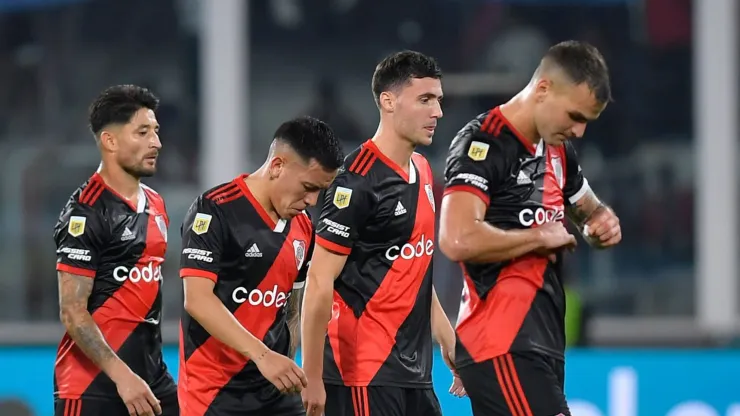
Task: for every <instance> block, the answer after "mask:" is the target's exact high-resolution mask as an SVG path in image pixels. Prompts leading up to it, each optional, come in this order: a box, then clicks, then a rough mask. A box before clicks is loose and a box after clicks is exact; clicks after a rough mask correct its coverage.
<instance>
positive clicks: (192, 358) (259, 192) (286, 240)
mask: <svg viewBox="0 0 740 416" xmlns="http://www.w3.org/2000/svg"><path fill="white" fill-rule="evenodd" d="M343 158H344V155H343V154H342V150H341V147H340V144H339V141H338V140H337V138H336V137H335V136H334V133H333V132H332V130H331V129H330V128H329V126H327V125H326V124H324V123H323V122H321V121H319V120H316V119H313V118H310V117H302V118H298V119H294V120H291V121H288V122H285V123H283V124H282V125H281V126H280V127H279V128H278V129H277V131H276V132H275V135H274V140H273V142H272V145H271V147H270V152H269V155H268V157H267V160H266V161H265V163H264V164H263V165H262V167H260V168H259V169H258V170H257V171H256V172H254V173H252V174H251V175H241V176H239V177H237V178H236V179H234V180H233V181H231V182H228V183H225V184H221V185H218V186H216V187H214V188H212V189H210V190H208V191H206V192H204V193H203V194H202V195H201V196H199V197H198V198H197V199H196V200H195V202H194V203H193V205H192V206H191V207H190V211H189V212H188V213H187V215H186V217H185V221H184V223H183V228H182V242H183V244H182V246H183V250H182V257H181V260H180V264H181V269H180V276H181V277H182V278H183V279H184V281H183V284H184V288H185V311H184V313H183V316H182V328H181V341H180V379H179V383H178V384H179V386H178V390H179V397H180V409H181V412H182V414H183V415H185V416H204V415H220V416H230V415H234V416H236V415H254V414H259V415H274V416H293V415H303V414H305V410H304V408H303V403H301V398H300V396H299V395H297V394H284V393H296V392H299V391H300V390H301V389H302V388H303V387H305V386H306V378H305V376H304V374H303V371H302V370H301V369H300V368H299V367H298V366H297V365H296V363H295V362H294V361H293V357H294V355H295V352H296V347H297V344H298V335H299V333H298V327H299V314H298V312H299V307H300V304H301V297H302V296H301V295H302V290H303V285H304V282H305V278H306V270H307V269H308V263H309V259H310V256H311V252H312V250H313V241H314V230H313V225H312V223H311V220H310V218H309V217H308V215H307V214H306V213H305V209H306V208H307V207H309V206H312V205H315V204H316V202H317V200H318V198H319V192H320V191H321V190H323V189H326V188H327V187H328V186H329V184H330V183H331V181H332V180H333V179H334V177H335V176H336V171H337V169H338V168H339V167H340V166H341V164H342V159H343Z"/></svg>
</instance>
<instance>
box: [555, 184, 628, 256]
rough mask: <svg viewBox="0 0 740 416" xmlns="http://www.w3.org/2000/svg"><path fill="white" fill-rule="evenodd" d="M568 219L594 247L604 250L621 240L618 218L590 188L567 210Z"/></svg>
mask: <svg viewBox="0 0 740 416" xmlns="http://www.w3.org/2000/svg"><path fill="white" fill-rule="evenodd" d="M567 212H568V218H570V220H571V221H572V222H573V224H574V225H575V226H576V227H578V230H579V231H580V232H581V234H582V235H583V237H584V239H585V240H586V241H587V242H588V243H589V244H590V245H591V246H594V247H598V248H606V247H611V246H614V245H616V244H617V243H619V242H620V241H621V240H622V230H621V228H620V226H619V218H618V217H617V215H616V214H615V213H614V211H613V210H612V209H611V208H610V207H608V206H607V205H606V204H605V203H603V202H601V200H599V198H598V197H597V196H596V194H595V193H594V191H593V190H591V189H590V188H589V189H588V190H587V191H586V192H585V193H584V194H583V196H581V197H580V198H578V200H577V201H575V203H573V204H571V205H570V206H568V208H567Z"/></svg>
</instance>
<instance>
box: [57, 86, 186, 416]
mask: <svg viewBox="0 0 740 416" xmlns="http://www.w3.org/2000/svg"><path fill="white" fill-rule="evenodd" d="M158 105H159V100H158V99H157V97H155V96H154V95H153V94H152V93H151V92H150V91H148V90H146V89H144V88H141V87H137V86H134V85H119V86H114V87H110V88H108V89H106V90H105V91H103V92H102V94H100V96H99V97H98V98H97V99H96V100H95V102H93V104H92V105H91V106H90V114H89V116H90V117H89V122H90V129H91V130H92V133H93V135H94V136H95V141H96V142H97V145H98V148H99V149H100V153H101V158H102V162H101V164H100V168H99V170H98V172H97V173H95V174H94V175H93V176H92V177H91V178H90V179H89V180H88V181H87V182H85V183H84V184H83V185H82V186H81V187H80V188H79V189H77V190H76V191H75V192H74V193H73V194H72V197H71V198H70V199H69V201H68V202H67V205H66V206H65V207H64V209H63V210H62V213H61V215H60V216H59V221H58V222H57V224H56V227H55V229H54V241H55V242H56V246H57V266H56V269H57V272H58V275H59V309H60V318H61V321H62V323H63V324H64V327H65V328H66V330H67V331H66V334H65V335H64V337H63V338H62V341H61V343H60V344H59V349H58V352H57V359H56V365H55V367H54V399H55V400H54V401H55V405H54V413H55V415H56V416H93V415H95V416H98V415H106V416H118V415H154V414H163V415H165V416H174V415H177V414H179V409H178V405H177V389H176V386H175V383H174V380H173V379H172V377H171V376H170V374H169V373H168V371H167V367H166V366H165V363H164V361H163V360H162V336H161V329H160V320H161V317H162V272H161V264H162V262H163V260H164V255H165V251H166V250H167V226H168V225H169V218H168V217H167V211H166V209H165V205H164V201H163V200H162V197H161V196H159V194H157V193H156V192H154V191H153V190H152V189H151V188H149V187H147V186H145V185H144V184H142V183H141V182H140V178H142V177H148V176H152V175H153V174H154V173H155V171H156V168H157V156H158V155H159V151H160V149H161V148H162V144H161V143H160V141H159V124H158V123H157V118H156V117H155V115H154V112H155V111H156V110H157V107H158Z"/></svg>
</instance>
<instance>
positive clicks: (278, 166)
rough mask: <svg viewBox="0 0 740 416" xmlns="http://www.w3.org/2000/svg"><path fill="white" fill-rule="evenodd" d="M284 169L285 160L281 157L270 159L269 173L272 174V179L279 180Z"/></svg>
mask: <svg viewBox="0 0 740 416" xmlns="http://www.w3.org/2000/svg"><path fill="white" fill-rule="evenodd" d="M284 168H285V159H283V158H282V157H280V156H273V157H272V159H270V164H269V165H268V172H269V174H270V179H277V178H279V177H280V174H281V173H282V172H283V169H284Z"/></svg>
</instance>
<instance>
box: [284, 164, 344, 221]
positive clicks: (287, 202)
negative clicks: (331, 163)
mask: <svg viewBox="0 0 740 416" xmlns="http://www.w3.org/2000/svg"><path fill="white" fill-rule="evenodd" d="M275 159H278V158H275ZM275 159H273V164H272V170H273V172H276V175H275V176H276V179H275V186H273V189H274V190H275V192H274V193H275V195H273V196H272V197H271V200H272V205H273V207H275V210H276V211H277V213H278V215H279V216H280V218H286V219H288V218H293V217H294V216H296V215H298V214H299V213H301V211H303V210H305V209H306V208H307V207H309V206H311V207H312V206H314V205H316V203H317V202H318V200H319V193H320V192H321V191H322V190H324V189H326V188H328V187H329V185H330V184H331V182H332V181H333V180H334V177H335V176H336V174H337V171H336V170H326V169H324V167H323V166H321V165H320V164H319V163H318V162H317V161H316V160H313V159H312V160H311V161H310V162H309V163H306V162H304V161H303V160H301V159H299V158H290V159H292V160H279V161H276V160H275ZM276 162H277V163H278V164H279V166H276Z"/></svg>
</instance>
